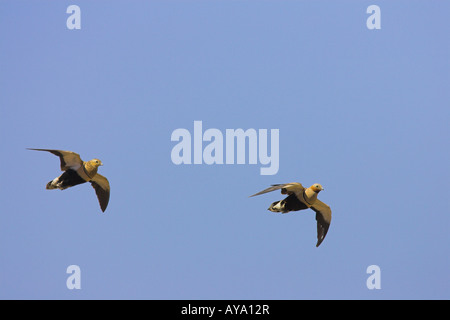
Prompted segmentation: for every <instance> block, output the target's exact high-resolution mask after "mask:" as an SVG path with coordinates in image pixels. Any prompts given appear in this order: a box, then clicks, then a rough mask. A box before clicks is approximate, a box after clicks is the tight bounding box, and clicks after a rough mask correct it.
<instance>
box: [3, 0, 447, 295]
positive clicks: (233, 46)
mask: <svg viewBox="0 0 450 320" xmlns="http://www.w3.org/2000/svg"><path fill="white" fill-rule="evenodd" d="M71 4H76V5H78V6H79V7H80V9H81V29H80V30H69V29H68V28H67V27H66V20H67V18H68V17H69V14H67V13H66V9H67V7H68V6H69V5H71ZM372 4H377V5H378V6H379V7H380V9H381V29H380V30H369V29H368V28H367V27H366V20H367V18H368V17H369V14H367V13H366V9H367V7H368V6H369V5H372ZM449 9H450V2H449V1H439V2H438V1H433V2H429V1H376V2H374V1H133V2H130V1H4V0H3V1H0V48H1V49H0V88H1V89H0V137H1V143H2V148H1V150H2V151H1V156H2V157H1V158H2V166H1V181H2V182H1V184H0V190H1V192H0V212H1V213H0V259H1V262H0V298H2V299H449V298H450V275H449V272H448V271H449V269H450V256H449V252H450V247H449V244H450V237H449V235H448V230H449V226H450V224H449V222H450V217H449V211H450V210H449V209H450V202H449V191H448V190H449V188H450V182H449V181H450V174H449V169H448V168H449V167H448V164H449V160H450V151H449V138H450V132H449V119H450V105H449V102H450V91H449V84H450V60H449V56H450V41H449V40H448V39H449V33H450V26H449V24H448V23H447V20H448V14H447V13H448V12H449ZM196 120H198V121H202V124H203V130H206V129H209V128H216V129H218V130H220V131H221V132H223V133H224V134H225V131H226V129H238V128H242V129H244V130H246V129H249V128H254V129H268V130H270V129H279V135H280V142H279V148H280V152H279V158H280V167H279V171H278V173H277V174H276V175H260V167H261V165H260V164H256V165H254V164H239V165H238V164H234V165H226V164H224V165H217V164H216V165H206V164H202V165H175V164H173V163H172V161H171V150H172V148H173V147H174V146H175V145H176V143H175V142H173V141H171V134H172V132H173V131H174V130H176V129H178V128H185V129H187V130H189V131H190V132H191V133H193V128H194V121H196ZM29 147H31V148H54V149H62V150H72V151H75V152H78V153H80V155H81V156H82V158H83V159H84V160H89V159H91V158H100V159H101V160H102V161H103V163H104V166H103V167H101V168H100V173H101V174H103V175H104V176H106V177H107V178H108V179H109V181H110V184H111V200H110V204H109V207H108V209H107V210H106V212H105V213H104V214H102V213H101V211H100V208H99V206H98V203H97V199H96V197H95V193H94V191H93V189H92V188H91V187H90V186H89V185H87V184H85V185H81V186H77V187H74V188H71V189H68V190H65V191H62V192H61V191H59V190H54V191H48V190H45V184H46V183H47V182H48V181H49V180H51V179H53V178H55V177H56V176H58V175H59V174H60V171H59V161H58V159H57V158H56V157H55V156H53V155H52V154H49V153H48V154H47V153H39V152H34V151H28V150H26V148H29ZM293 181H297V182H301V183H303V184H304V185H308V186H309V185H311V184H313V183H316V182H319V183H321V184H322V185H323V186H324V187H325V191H323V192H322V193H320V196H319V198H320V199H321V200H322V201H324V202H326V203H327V204H329V205H330V206H331V208H332V210H333V220H332V223H331V227H330V230H329V232H328V235H327V237H326V239H325V241H324V242H323V243H322V245H321V246H320V247H319V248H316V247H315V243H316V222H315V219H314V213H313V211H311V210H308V211H300V212H292V213H289V214H286V215H281V214H276V213H271V212H269V211H267V210H266V209H267V207H268V206H269V205H270V204H271V203H272V202H274V201H276V200H280V199H282V195H280V194H279V193H277V192H273V193H269V194H266V195H263V196H259V197H255V198H248V196H249V195H251V194H254V193H256V192H258V191H260V190H262V189H264V188H266V187H268V186H269V185H270V184H275V183H286V182H293ZM69 265H78V266H79V267H80V269H81V289H80V290H69V289H68V288H67V287H66V280H67V278H68V276H69V275H68V274H67V273H66V269H67V267H68V266H69ZM370 265H378V266H379V267H380V270H381V289H379V290H369V289H368V288H367V286H366V280H367V278H368V277H369V275H368V274H367V273H366V269H367V267H368V266H370Z"/></svg>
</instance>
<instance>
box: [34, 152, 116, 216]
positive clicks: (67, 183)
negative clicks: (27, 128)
mask: <svg viewBox="0 0 450 320" xmlns="http://www.w3.org/2000/svg"><path fill="white" fill-rule="evenodd" d="M29 150H36V151H47V152H51V153H53V154H54V155H56V156H58V157H59V159H60V161H61V170H62V171H64V172H63V174H61V175H60V176H59V177H56V178H55V179H53V180H51V181H49V182H48V183H47V185H46V189H48V190H52V189H60V190H65V189H67V188H70V187H73V186H76V185H79V184H83V183H85V182H90V183H91V185H92V186H93V187H94V189H95V193H96V194H97V198H98V200H99V203H100V207H101V209H102V211H105V210H106V207H107V206H108V202H109V193H110V186H109V182H108V179H106V178H105V177H104V176H102V175H101V174H99V173H97V171H98V167H99V166H102V165H103V163H102V162H101V161H100V160H99V159H92V160H89V161H83V160H81V158H80V155H79V154H77V153H75V152H72V151H63V150H54V149H29Z"/></svg>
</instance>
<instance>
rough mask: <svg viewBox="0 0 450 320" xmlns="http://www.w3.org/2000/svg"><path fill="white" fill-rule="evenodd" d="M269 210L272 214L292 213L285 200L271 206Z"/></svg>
mask: <svg viewBox="0 0 450 320" xmlns="http://www.w3.org/2000/svg"><path fill="white" fill-rule="evenodd" d="M267 210H269V211H272V212H281V213H287V212H289V211H290V210H288V209H287V208H286V201H284V200H280V201H275V202H274V203H272V204H271V205H270V207H269V208H268V209H267Z"/></svg>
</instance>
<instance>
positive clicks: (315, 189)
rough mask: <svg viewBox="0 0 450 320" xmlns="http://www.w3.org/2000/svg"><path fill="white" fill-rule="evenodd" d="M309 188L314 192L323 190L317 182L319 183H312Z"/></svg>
mask: <svg viewBox="0 0 450 320" xmlns="http://www.w3.org/2000/svg"><path fill="white" fill-rule="evenodd" d="M310 188H311V190H312V191H314V192H316V193H319V192H320V191H322V190H324V189H323V187H322V185H321V184H319V183H315V184H313V185H312V186H311V187H310Z"/></svg>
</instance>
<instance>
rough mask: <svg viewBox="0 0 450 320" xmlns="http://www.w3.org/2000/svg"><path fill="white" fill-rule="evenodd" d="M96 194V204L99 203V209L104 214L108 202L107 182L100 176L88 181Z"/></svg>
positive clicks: (108, 188)
mask: <svg viewBox="0 0 450 320" xmlns="http://www.w3.org/2000/svg"><path fill="white" fill-rule="evenodd" d="M90 183H91V184H92V186H93V187H94V189H95V193H96V194H97V198H98V202H99V203H100V208H101V209H102V211H103V212H105V210H106V207H107V206H108V202H109V190H110V187H109V181H108V179H106V178H105V177H104V176H102V175H101V174H98V173H97V174H96V175H95V176H94V178H93V179H92V180H91V181H90Z"/></svg>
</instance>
